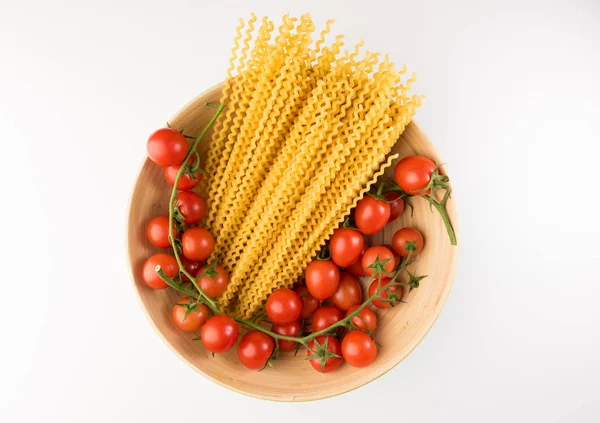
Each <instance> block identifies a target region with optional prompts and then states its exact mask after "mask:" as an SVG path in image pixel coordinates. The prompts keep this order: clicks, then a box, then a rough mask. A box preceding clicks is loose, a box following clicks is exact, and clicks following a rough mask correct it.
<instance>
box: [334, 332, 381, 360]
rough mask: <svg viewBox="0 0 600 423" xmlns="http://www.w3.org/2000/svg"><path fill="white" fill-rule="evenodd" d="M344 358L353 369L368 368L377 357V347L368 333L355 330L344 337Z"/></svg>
mask: <svg viewBox="0 0 600 423" xmlns="http://www.w3.org/2000/svg"><path fill="white" fill-rule="evenodd" d="M342 356H343V357H344V360H346V362H347V363H348V364H349V365H351V366H352V367H367V366H368V365H369V364H371V363H373V362H374V361H375V358H376V357H377V345H375V341H373V339H372V338H371V337H370V336H369V335H367V334H366V333H364V332H362V331H360V330H353V331H352V332H350V333H348V334H347V335H346V336H344V340H343V341H342Z"/></svg>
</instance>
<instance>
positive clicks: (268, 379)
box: [128, 85, 458, 401]
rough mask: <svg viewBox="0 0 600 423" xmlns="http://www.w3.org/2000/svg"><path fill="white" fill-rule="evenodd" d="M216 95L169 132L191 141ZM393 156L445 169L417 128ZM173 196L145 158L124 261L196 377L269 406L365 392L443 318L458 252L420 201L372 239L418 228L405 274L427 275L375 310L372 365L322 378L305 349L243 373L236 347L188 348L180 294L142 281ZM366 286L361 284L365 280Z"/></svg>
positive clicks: (195, 105)
mask: <svg viewBox="0 0 600 423" xmlns="http://www.w3.org/2000/svg"><path fill="white" fill-rule="evenodd" d="M220 93H221V85H217V86H214V87H212V88H210V89H209V90H208V91H206V92H204V93H203V94H201V95H200V96H198V97H197V98H195V99H194V100H192V101H191V102H190V103H188V104H187V105H186V106H184V107H183V109H181V110H180V111H179V113H177V114H176V115H175V116H174V117H173V118H172V119H171V120H170V122H169V123H170V124H171V125H172V126H173V127H174V128H177V129H183V130H184V132H185V133H186V134H190V135H196V134H197V133H199V132H200V131H201V130H202V128H203V127H204V126H205V124H206V123H207V122H208V120H210V118H211V117H212V116H213V114H214V112H215V109H214V108H211V107H206V106H205V103H207V102H211V103H218V102H219V98H220ZM209 136H210V133H209V134H208V136H207V137H206V138H205V141H201V144H200V147H199V153H200V156H201V157H203V155H204V154H206V146H207V142H208V139H209ZM140 142H142V141H141V140H140ZM393 151H394V152H396V153H400V155H401V156H400V157H404V156H407V155H411V154H421V155H424V156H427V157H430V158H431V159H432V160H434V161H436V162H437V163H443V161H442V160H441V159H440V157H439V156H438V154H437V152H436V151H435V149H434V147H433V146H432V145H431V143H430V142H429V141H428V140H427V137H426V135H425V134H424V133H423V131H422V130H421V129H420V128H419V127H418V126H417V125H416V124H415V123H411V124H410V125H409V126H408V127H407V128H406V130H405V131H404V133H403V134H402V136H401V137H400V139H399V140H398V142H397V144H396V145H395V147H394V149H393ZM392 172H393V166H392V167H391V168H389V169H388V171H387V172H386V173H388V174H389V175H392ZM170 191H171V188H170V186H169V185H168V184H167V183H166V182H165V179H164V177H163V174H162V169H161V168H160V167H158V166H157V165H155V164H154V163H152V162H151V161H150V160H149V159H146V161H145V162H144V164H143V166H142V169H141V172H140V175H139V177H138V180H137V183H136V184H135V188H134V191H133V196H132V198H131V206H130V207H131V209H130V212H129V227H128V243H129V258H130V261H131V270H132V272H133V281H134V283H135V288H136V290H137V292H138V294H139V297H140V300H141V303H142V306H143V307H144V310H145V311H146V313H147V315H148V318H149V320H150V322H151V323H152V324H153V325H154V328H155V329H156V331H157V332H158V333H159V334H160V335H161V337H162V338H163V340H164V341H165V342H166V343H167V345H169V347H170V348H171V349H172V350H173V352H174V353H175V354H177V355H178V356H179V357H180V358H181V359H182V360H183V361H185V362H186V363H187V364H188V365H189V366H190V367H192V368H193V369H194V370H196V371H197V372H199V373H201V374H203V375H204V376H206V377H208V378H209V379H211V380H213V381H215V382H217V383H219V384H221V385H223V386H225V387H227V388H229V389H232V390H234V391H237V392H241V393H243V394H247V395H251V396H253V397H258V398H263V399H269V400H274V401H310V400H317V399H322V398H327V397H331V396H334V395H339V394H342V393H344V392H348V391H350V390H353V389H356V388H358V387H360V386H362V385H365V384H367V383H369V382H370V381H372V380H374V379H376V378H378V377H379V376H381V375H383V374H384V373H386V372H387V371H388V370H390V369H391V368H393V367H394V366H395V365H397V364H398V363H400V361H402V359H404V358H405V357H406V356H407V355H408V354H409V353H410V352H411V351H412V350H413V349H414V348H415V347H416V346H417V344H418V343H419V342H420V341H421V340H422V339H423V338H424V337H425V334H427V332H428V331H429V329H430V328H431V327H432V325H433V323H434V322H435V320H436V318H437V317H438V315H439V314H440V311H441V310H442V307H443V305H444V302H445V301H446V298H447V297H448V293H449V292H450V288H451V286H452V280H453V278H454V273H455V270H456V264H457V257H458V248H457V247H456V246H451V245H450V242H449V240H448V235H447V233H446V229H445V228H444V225H443V223H442V220H441V218H440V216H439V215H438V214H437V212H436V211H435V210H434V211H431V210H430V208H429V205H428V204H427V202H426V201H425V200H423V199H421V198H414V199H412V203H413V204H414V208H415V209H414V215H413V216H412V217H411V215H410V210H409V209H408V208H407V210H405V212H404V213H403V215H402V216H401V217H399V218H398V219H396V220H395V221H394V222H393V223H392V224H390V225H388V226H386V228H385V229H384V230H383V231H381V232H380V233H378V234H375V235H374V236H372V237H371V239H370V240H369V243H370V244H371V245H375V244H389V243H391V239H392V236H393V234H394V232H395V231H396V230H398V229H400V228H402V227H405V226H412V227H415V228H417V229H419V230H420V231H421V232H422V233H423V235H424V237H425V248H424V250H423V251H422V252H421V254H420V255H419V256H417V258H416V260H415V262H414V263H412V264H411V265H410V266H409V270H410V271H411V272H412V273H413V274H416V275H428V277H427V278H425V279H424V280H423V281H421V286H420V287H419V288H418V289H416V290H413V291H412V292H410V293H409V294H408V295H405V298H404V300H405V301H406V302H407V303H406V304H400V305H399V306H397V307H395V308H393V309H389V310H377V309H376V313H377V317H378V327H377V330H376V331H375V333H374V338H375V340H376V341H377V342H378V343H379V344H380V345H381V349H380V351H379V354H378V357H377V359H376V360H375V362H374V363H373V364H372V365H371V366H369V367H367V368H364V369H357V368H353V367H350V366H349V365H347V364H344V365H343V366H342V367H341V368H340V369H339V370H337V371H335V372H333V373H328V374H321V373H318V372H316V371H315V370H313V368H312V367H311V366H310V365H309V364H308V363H307V362H306V361H305V357H306V353H305V351H304V350H301V351H300V352H299V353H298V355H297V356H296V357H294V356H293V353H282V354H281V355H280V359H279V360H277V361H276V362H275V367H276V368H275V369H265V370H263V371H261V372H257V371H251V370H248V369H246V368H245V367H243V366H242V365H241V364H239V363H238V359H237V354H236V348H233V349H232V350H231V351H229V352H228V353H226V354H220V355H216V356H215V357H214V358H213V357H212V356H211V354H210V353H209V352H207V351H206V350H205V349H204V347H203V346H202V343H201V342H199V341H192V338H193V337H194V335H190V334H188V333H184V332H181V331H180V330H178V329H176V328H175V326H174V325H173V323H172V322H171V309H172V307H173V304H174V303H175V302H176V301H177V300H178V299H179V298H180V297H181V296H182V295H181V294H179V293H177V292H175V291H174V290H172V289H165V290H153V289H150V288H148V287H147V286H146V285H145V284H144V282H143V281H142V277H141V270H142V265H143V263H144V261H145V260H146V259H147V258H148V257H149V256H150V255H151V254H154V253H156V252H159V251H160V249H158V248H155V247H153V246H152V245H150V243H148V241H147V240H146V236H145V228H146V224H147V223H148V221H149V220H150V219H151V218H153V217H154V216H157V215H161V214H163V215H164V214H168V209H167V204H168V198H169V193H170ZM448 212H449V214H450V218H451V220H452V222H453V224H454V227H455V229H457V223H458V222H457V217H456V211H455V205H454V200H450V201H449V202H448ZM363 283H364V284H366V281H363Z"/></svg>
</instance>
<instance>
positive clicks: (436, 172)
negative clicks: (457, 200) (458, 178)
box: [416, 165, 452, 207]
mask: <svg viewBox="0 0 600 423" xmlns="http://www.w3.org/2000/svg"><path fill="white" fill-rule="evenodd" d="M448 182H450V178H449V177H448V176H446V175H442V174H440V165H436V166H435V169H433V173H432V174H431V180H430V181H429V183H428V184H427V186H425V188H423V189H420V190H418V191H416V192H423V193H427V192H430V190H431V193H430V194H429V205H430V207H431V206H433V203H432V200H433V199H435V190H436V189H443V190H444V191H446V192H445V193H444V197H443V199H442V201H441V204H444V205H445V204H446V202H447V201H448V198H449V197H450V193H451V192H452V188H450V185H449V184H448Z"/></svg>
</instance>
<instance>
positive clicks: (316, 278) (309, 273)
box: [306, 260, 340, 301]
mask: <svg viewBox="0 0 600 423" xmlns="http://www.w3.org/2000/svg"><path fill="white" fill-rule="evenodd" d="M339 283H340V269H338V267H337V266H336V265H335V263H334V262H333V261H331V260H313V261H312V262H310V264H309V265H308V267H307V268H306V287H307V288H308V292H310V295H312V296H313V297H315V298H316V299H317V300H320V301H323V300H325V299H327V298H329V297H330V296H331V295H332V294H333V293H334V292H335V290H336V289H337V287H338V284H339Z"/></svg>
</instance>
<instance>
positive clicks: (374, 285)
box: [369, 278, 404, 308]
mask: <svg viewBox="0 0 600 423" xmlns="http://www.w3.org/2000/svg"><path fill="white" fill-rule="evenodd" d="M389 281H390V278H381V285H379V280H378V279H374V280H373V282H371V285H369V297H370V296H372V295H375V293H376V292H377V290H378V289H379V287H380V286H381V287H383V286H385V285H386V284H387V283H388V282H389ZM403 293H404V292H403V289H402V287H401V286H398V285H392V286H390V287H388V288H387V289H386V290H385V291H383V292H382V293H380V294H379V295H378V296H377V298H382V299H386V298H388V297H389V296H390V295H391V294H395V296H396V297H397V298H399V299H402V294H403ZM397 303H398V301H395V302H394V304H397ZM371 304H373V305H374V306H375V307H377V308H390V307H391V306H392V303H390V302H387V301H381V300H373V302H372V303H371Z"/></svg>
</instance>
